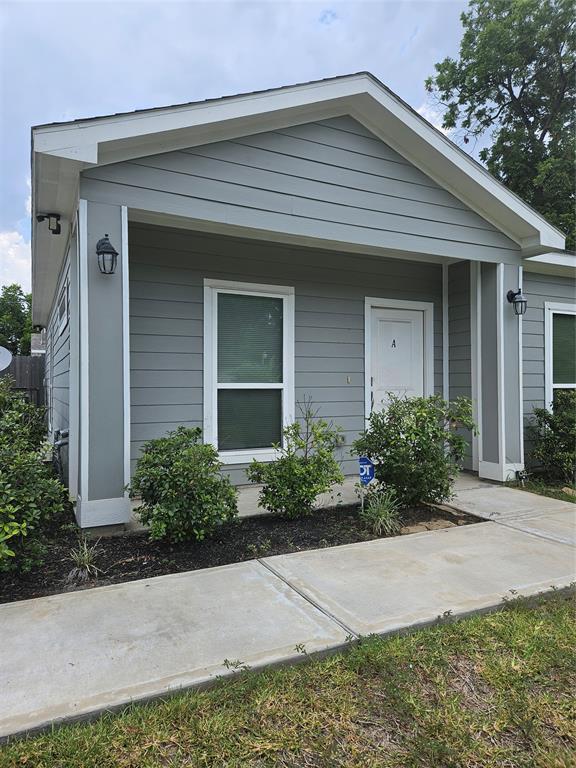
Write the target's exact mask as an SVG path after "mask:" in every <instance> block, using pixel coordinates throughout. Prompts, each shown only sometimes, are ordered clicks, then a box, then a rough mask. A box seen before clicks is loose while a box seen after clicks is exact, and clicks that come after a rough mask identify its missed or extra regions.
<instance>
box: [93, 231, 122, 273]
mask: <svg viewBox="0 0 576 768" xmlns="http://www.w3.org/2000/svg"><path fill="white" fill-rule="evenodd" d="M96 253H97V255H98V268H99V269H100V272H102V274H103V275H113V274H114V272H116V261H117V259H118V251H117V250H116V248H114V246H113V245H112V243H111V242H110V240H109V239H108V235H104V237H102V238H100V240H98V242H97V243H96Z"/></svg>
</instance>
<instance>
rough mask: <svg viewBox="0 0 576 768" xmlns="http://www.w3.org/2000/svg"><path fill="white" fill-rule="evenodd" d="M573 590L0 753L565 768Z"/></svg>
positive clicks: (573, 705)
mask: <svg viewBox="0 0 576 768" xmlns="http://www.w3.org/2000/svg"><path fill="white" fill-rule="evenodd" d="M574 607H575V605H574V593H573V592H572V594H570V595H569V594H567V593H558V594H556V595H553V596H551V597H549V598H547V599H544V598H540V599H538V600H537V601H535V602H532V603H528V602H526V601H512V602H511V603H509V604H508V605H507V606H506V607H505V608H504V609H503V610H501V611H499V612H498V613H494V614H491V615H485V616H478V617H473V618H470V619H466V620H464V621H461V622H457V623H452V622H449V623H442V624H440V625H438V626H436V627H434V628H431V629H427V630H422V631H419V632H417V633H414V634H412V635H408V636H404V637H392V638H387V639H381V638H376V637H373V638H369V639H367V640H365V641H363V642H362V643H360V644H359V645H356V646H351V647H350V649H349V650H348V651H347V652H345V653H341V654H338V655H334V656H331V657H328V658H325V659H322V660H312V659H308V660H306V661H305V662H304V663H303V664H301V665H299V666H296V667H291V668H283V669H277V670H268V671H265V672H263V673H259V674H256V673H250V672H247V673H243V674H242V675H241V676H240V677H238V678H236V679H233V680H228V681H222V682H220V683H219V684H218V685H216V686H215V687H214V688H212V689H211V690H206V691H202V692H189V693H186V694H181V695H179V696H177V697H174V698H172V699H170V700H167V701H161V702H155V703H151V704H148V705H142V706H133V707H130V708H129V709H127V710H126V711H124V712H123V713H122V714H119V715H115V716H114V715H106V716H104V717H102V718H101V719H100V720H98V721H96V722H94V723H92V724H77V725H73V726H68V727H62V728H59V729H56V730H54V731H53V732H52V733H48V734H44V735H40V736H37V737H35V738H31V739H29V740H22V741H15V742H13V743H12V744H9V745H7V746H4V747H3V748H2V749H0V766H1V768H7V766H28V767H30V766H35V767H36V766H37V767H38V768H40V767H41V766H42V767H45V768H56V766H57V767H58V768H91V767H92V766H95V767H96V766H97V768H107V767H108V766H122V767H123V768H127V767H128V766H130V767H131V768H132V767H133V768H152V766H162V767H163V768H165V767H166V766H173V767H174V768H176V766H178V767H180V766H194V768H197V767H198V768H200V767H201V766H214V767H215V768H216V767H217V768H221V767H224V766H238V767H239V768H240V767H242V768H244V766H248V767H250V766H274V767H277V766H278V767H280V768H288V767H290V768H337V767H342V768H355V767H357V768H376V766H377V767H378V768H386V766H398V767H400V766H401V767H402V768H409V767H410V766H429V767H431V768H444V767H449V766H467V767H474V768H479V767H480V766H486V767H488V766H489V767H490V768H497V767H498V768H512V767H513V766H514V767H516V766H518V767H523V768H568V766H575V765H576V618H575V612H574Z"/></svg>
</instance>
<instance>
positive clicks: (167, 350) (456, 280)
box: [70, 202, 523, 527]
mask: <svg viewBox="0 0 576 768" xmlns="http://www.w3.org/2000/svg"><path fill="white" fill-rule="evenodd" d="M83 207H84V209H85V217H86V231H87V243H88V245H87V250H88V251H90V250H91V249H92V250H93V248H94V245H95V242H94V243H93V242H91V241H92V240H94V241H95V240H96V239H97V238H98V237H99V236H100V233H101V232H102V231H104V230H105V231H106V232H107V233H110V238H111V240H112V241H113V242H117V243H121V244H122V253H123V255H124V258H120V260H119V272H120V274H118V273H117V274H116V275H101V274H100V273H99V272H98V268H97V266H96V265H95V264H93V263H90V262H88V263H87V264H86V267H85V269H87V270H88V272H87V278H88V279H87V281H86V282H87V283H88V287H87V288H88V290H87V292H89V294H90V295H89V297H86V298H87V300H88V302H89V303H90V304H91V305H92V307H94V309H92V308H91V310H90V311H89V313H88V320H87V331H88V332H87V334H86V338H85V339H84V341H83V344H84V345H86V347H88V346H89V361H90V370H91V371H93V372H97V374H96V375H92V376H87V377H86V379H85V380H84V392H85V393H86V396H87V397H88V402H90V409H89V411H88V410H86V411H85V412H84V418H85V420H86V421H87V422H88V430H84V429H82V428H81V429H80V430H79V443H80V445H79V448H78V453H77V454H76V456H75V447H74V446H71V459H70V460H71V473H74V468H75V467H77V470H78V471H77V477H78V481H77V483H78V484H77V494H78V496H79V502H78V513H77V516H78V519H79V522H80V524H81V525H82V526H83V527H90V526H101V525H109V524H117V523H126V522H127V521H128V520H129V519H130V514H131V511H130V503H129V500H128V498H127V496H126V495H125V492H124V491H123V488H124V487H125V486H126V485H127V484H128V483H129V481H130V476H131V473H132V471H133V468H134V465H135V462H136V461H137V458H138V456H139V453H140V450H141V448H142V445H143V443H144V442H145V441H146V440H149V439H152V438H155V437H160V436H163V435H165V434H166V433H167V432H168V431H170V430H173V429H176V428H177V427H178V426H180V425H185V426H188V427H200V428H201V429H202V430H203V434H204V439H206V440H209V441H210V442H214V443H215V444H217V445H218V447H219V450H220V454H221V458H222V460H223V462H224V471H225V472H227V473H228V474H229V475H230V477H231V478H232V480H233V482H235V483H236V484H238V485H244V484H245V483H246V482H247V481H246V475H245V468H246V466H247V464H248V463H249V461H250V460H251V458H252V457H253V456H256V457H259V458H264V459H266V458H272V457H273V452H271V450H270V444H271V443H272V442H277V441H278V440H279V438H280V431H281V427H282V424H287V423H290V422H291V421H293V420H294V418H297V416H298V412H297V404H298V403H301V402H303V401H304V400H306V399H309V400H311V402H312V404H313V407H314V409H315V410H317V411H318V415H319V416H321V417H323V418H325V419H327V420H329V421H333V422H334V423H336V424H338V425H340V426H341V427H342V430H343V445H342V447H341V449H339V457H338V458H339V460H340V461H341V463H342V467H343V470H344V473H345V475H347V476H349V477H353V476H355V475H356V474H357V460H356V458H355V457H354V456H353V455H352V454H351V450H350V449H351V445H352V442H353V441H354V439H355V438H356V436H357V435H358V433H359V432H360V431H361V430H362V429H363V427H364V424H365V419H366V417H367V415H368V414H369V413H370V410H371V408H372V407H373V405H374V398H375V397H376V406H377V405H378V402H379V398H380V399H381V398H382V397H383V396H384V395H385V391H387V390H396V391H397V392H399V393H407V394H425V395H428V394H433V393H437V394H441V395H442V396H443V397H445V398H446V399H454V398H456V397H458V396H466V397H470V398H471V399H472V400H473V403H474V409H475V419H476V422H477V423H478V424H479V425H480V433H481V434H480V436H479V438H478V439H475V438H472V436H471V435H468V439H469V452H468V455H467V457H466V468H467V469H469V470H474V471H477V472H478V473H479V475H480V477H485V478H488V479H492V480H499V481H502V480H505V479H507V478H508V477H509V476H513V475H514V473H515V471H516V470H517V469H520V468H522V466H523V463H522V434H521V407H522V406H521V403H522V397H521V386H520V382H521V364H520V359H521V349H520V323H519V319H518V318H517V317H515V315H514V312H513V310H512V308H511V307H510V306H509V305H507V304H506V298H505V294H506V290H507V289H508V288H516V287H517V285H518V282H519V280H520V279H521V278H520V268H519V267H517V266H516V265H509V264H502V263H500V264H497V263H479V262H476V261H469V260H456V259H447V258H434V257H430V256H428V255H425V254H416V253H413V254H406V255H404V256H403V257H400V255H399V254H397V253H392V252H391V253H390V255H388V254H386V255H376V254H373V253H362V254H360V253H356V252H352V251H351V250H344V249H342V250H337V249H330V250H328V249H320V248H311V247H304V246H301V245H297V246H296V245H293V244H287V243H284V242H278V241H272V240H262V239H260V238H249V237H243V238H239V237H233V236H230V235H223V234H220V233H215V232H203V231H198V230H195V229H192V228H189V227H187V226H185V224H186V223H187V222H185V220H182V221H181V222H180V224H181V226H179V227H175V226H160V225H159V224H158V223H155V224H152V223H150V222H143V221H139V220H133V219H132V214H131V212H130V211H129V210H128V209H127V208H125V207H119V208H116V207H114V206H109V205H100V204H97V203H91V202H84V204H83ZM81 210H82V204H81ZM134 215H135V216H136V218H140V217H139V215H138V214H134ZM81 220H82V219H81ZM115 227H116V231H115ZM126 254H128V258H126ZM79 262H80V268H81V269H82V264H83V257H82V251H81V252H80V259H79ZM222 293H224V294H225V295H226V296H232V297H233V296H238V295H239V296H246V297H248V296H255V297H260V298H265V299H267V300H271V301H272V302H273V304H272V305H270V306H277V307H278V308H280V307H281V310H280V311H281V313H282V314H281V323H280V325H281V326H282V334H281V340H280V337H278V338H277V339H276V341H274V338H273V335H274V334H272V336H270V334H269V332H268V330H266V329H265V328H264V327H262V328H261V329H260V330H258V327H256V326H253V325H251V326H250V333H255V337H256V338H258V339H259V342H258V343H261V344H272V346H273V345H274V344H277V345H279V346H278V349H276V350H274V349H272V348H270V349H264V352H263V354H264V355H268V357H269V359H272V358H273V357H274V355H275V354H276V355H277V357H278V358H279V359H281V361H282V362H281V365H280V368H278V371H277V372H276V374H275V375H274V377H273V378H274V380H273V381H272V382H271V384H270V385H269V384H268V383H267V382H266V381H265V380H262V378H261V377H260V374H258V375H257V376H256V379H255V380H254V381H252V383H247V384H246V383H243V381H242V380H241V381H240V382H238V381H237V380H236V381H235V380H234V379H232V383H230V382H228V383H226V382H224V383H223V382H222V381H220V380H219V374H218V365H219V364H218V362H217V360H216V357H217V355H218V349H219V348H220V347H219V345H221V344H222V343H223V344H224V345H226V343H228V344H229V346H230V348H231V350H232V351H230V350H229V351H228V352H226V354H228V356H229V357H230V355H232V358H233V357H234V354H235V353H234V349H236V351H237V348H238V344H239V343H240V342H239V339H241V338H242V333H241V332H240V335H238V333H237V331H238V328H239V327H240V326H238V323H237V322H236V320H235V317H236V315H235V314H234V312H240V315H238V317H240V316H242V317H243V318H244V321H243V322H250V323H253V322H254V318H253V317H251V316H250V313H249V312H248V315H246V311H245V308H243V307H241V306H236V305H235V304H234V302H232V303H231V304H230V313H229V316H228V317H227V318H226V316H225V314H224V315H222V316H221V317H220V316H217V312H218V309H217V306H216V303H217V301H218V299H217V297H218V296H220V295H222ZM81 299H82V297H80V303H81ZM274 302H276V303H275V304H274ZM256 304H258V302H256ZM266 306H268V305H266ZM268 309H269V308H268ZM268 309H265V311H266V312H268ZM242 313H243V314H242ZM80 314H81V316H82V313H80ZM375 315H377V316H376V317H375ZM218 317H219V318H220V323H221V324H223V325H222V327H224V325H226V324H227V325H226V327H227V328H228V330H229V333H230V334H231V335H230V339H229V340H228V342H227V341H226V339H224V341H222V340H221V339H220V340H219V339H218V338H217V332H216V327H217V324H218ZM382 320H383V321H384V322H385V323H387V324H388V326H387V328H385V329H384V335H382V334H381V335H380V336H379V337H378V338H376V337H375V336H374V334H375V333H376V331H375V330H374V329H375V327H376V326H375V322H377V321H382ZM390 324H391V325H390ZM235 326H236V331H234V327H235ZM407 326H409V327H408V330H407V331H406V327H407ZM118 328H122V333H119V332H118ZM388 331H389V333H388V335H390V334H392V336H394V337H396V335H397V334H400V336H401V338H402V343H405V344H407V345H409V346H410V352H409V354H408V359H406V356H405V357H404V363H403V366H404V367H402V368H401V369H400V368H398V370H397V371H396V373H398V375H397V376H396V377H394V376H393V377H392V378H393V379H394V380H393V381H392V382H391V385H388V384H386V382H384V384H382V386H380V392H379V391H378V386H377V385H376V384H375V380H377V377H382V376H383V375H385V374H386V371H384V373H383V372H382V366H381V365H380V362H379V360H380V352H379V349H380V348H382V349H384V347H391V346H394V347H396V344H397V339H396V338H392V336H390V339H389V338H388V337H387V336H386V333H387V332H388ZM402 334H404V335H403V336H402ZM264 336H265V337H266V339H267V340H266V339H264V341H263V338H264ZM373 336H374V338H372V337H373ZM399 343H400V342H399V341H398V344H399ZM261 352H262V350H260V352H259V354H260V353H261ZM243 354H244V352H243ZM232 358H230V359H232ZM236 362H238V361H236ZM384 368H386V366H384ZM386 370H387V372H388V373H387V374H386V375H390V365H388V367H387V368H386ZM82 376H83V372H82V365H81V366H80V378H81V379H82ZM259 377H260V378H259ZM406 377H407V378H406ZM244 381H246V379H244ZM82 391H83V389H82V386H80V393H81V394H80V397H81V399H82ZM222 392H224V397H223V396H222V395H221V394H220V393H222ZM231 395H232V397H231ZM272 399H275V403H273V404H272V405H270V401H271V400H272ZM226 401H228V404H227V403H226ZM80 413H81V414H82V409H80ZM81 418H82V416H81ZM225 419H226V420H227V428H226V430H223V428H222V424H223V423H224V420H225ZM224 432H225V433H226V435H225V436H224V438H223V434H224ZM86 433H88V434H86ZM249 440H252V441H253V442H248V441H249ZM226 441H227V442H226ZM266 441H267V442H266ZM223 442H224V443H225V444H224V445H223V444H222V443H223ZM82 443H83V444H84V446H85V447H84V455H85V457H88V458H87V461H86V462H85V464H84V466H82V462H81V461H80V462H79V463H78V457H81V456H82ZM265 445H267V446H268V447H267V448H266V447H263V446H265ZM83 472H84V473H85V474H84V478H85V479H84V493H82V492H81V490H80V488H81V484H82V478H83ZM86 476H87V477H88V479H87V480H86Z"/></svg>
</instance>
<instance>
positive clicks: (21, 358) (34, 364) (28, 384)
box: [0, 355, 44, 405]
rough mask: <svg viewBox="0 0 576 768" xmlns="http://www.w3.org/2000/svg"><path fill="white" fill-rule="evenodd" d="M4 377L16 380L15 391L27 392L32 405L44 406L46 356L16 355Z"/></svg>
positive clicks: (0, 373) (5, 370) (0, 372)
mask: <svg viewBox="0 0 576 768" xmlns="http://www.w3.org/2000/svg"><path fill="white" fill-rule="evenodd" d="M2 376H10V377H11V378H12V379H14V389H18V390H20V391H22V392H26V394H27V395H28V398H29V399H30V401H31V402H32V403H35V404H36V405H44V355H33V356H26V355H14V357H13V358H12V362H11V363H10V365H9V366H8V368H5V369H4V370H3V371H0V377H2Z"/></svg>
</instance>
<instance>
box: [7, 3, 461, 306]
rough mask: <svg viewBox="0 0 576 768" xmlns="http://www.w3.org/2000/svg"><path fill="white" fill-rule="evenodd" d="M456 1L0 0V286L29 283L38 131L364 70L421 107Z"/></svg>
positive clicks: (454, 29) (456, 35) (453, 29)
mask: <svg viewBox="0 0 576 768" xmlns="http://www.w3.org/2000/svg"><path fill="white" fill-rule="evenodd" d="M466 5H467V3H466V2H460V0H419V1H418V2H412V0H355V2H347V1H346V0H326V2H316V0H309V1H307V0H300V2H290V1H289V0H260V1H259V2H244V1H243V0H233V1H232V2H224V0H209V1H208V2H194V1H191V0H181V1H180V2H178V1H176V2H170V1H168V2H161V1H160V2H159V1H158V0H155V1H152V0H150V1H148V2H142V0H134V1H133V2H116V1H115V0H101V1H100V2H98V3H95V2H88V1H85V0H70V1H69V2H50V1H49V0H44V1H40V2H27V0H16V1H15V2H6V1H5V0H0V286H2V285H8V284H10V283H13V282H16V283H19V284H20V285H22V287H23V288H24V289H25V290H26V291H28V290H30V128H31V126H33V125H38V124H41V123H49V122H54V121H61V120H73V119H76V118H82V117H91V116H93V115H105V114H110V113H113V112H125V111H129V110H133V109H142V108H146V107H157V106H163V105H169V104H178V103H182V102H187V101H197V100H199V99H205V98H212V97H217V96H225V95H230V94H234V93H242V92H245V91H252V90H259V89H263V88H273V87H277V86H282V85H290V84H293V83H299V82H303V81H307V80H316V79H318V78H323V77H331V76H334V75H342V74H348V73H351V72H359V71H365V70H367V71H369V72H372V73H373V74H374V75H376V77H378V78H379V79H380V80H382V81H383V82H384V83H385V84H386V85H387V86H388V87H389V88H391V89H392V90H393V91H395V92H396V93H397V94H398V95H399V96H400V97H401V98H403V99H404V100H405V101H407V102H408V103H409V104H410V105H411V106H412V107H414V108H415V109H417V110H418V111H419V112H420V114H422V115H423V116H424V117H426V118H427V119H428V120H430V121H431V122H433V123H435V124H437V125H439V124H440V122H441V116H440V113H439V111H438V107H437V105H436V104H435V102H434V101H433V99H432V97H430V95H429V94H427V93H426V91H425V88H424V80H425V79H426V77H428V76H429V75H431V74H433V72H434V64H435V63H436V62H438V61H441V60H442V59H444V58H445V57H446V56H452V57H456V56H457V54H458V49H459V44H460V38H461V35H462V29H461V24H460V14H461V13H462V11H463V10H465V8H466Z"/></svg>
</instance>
